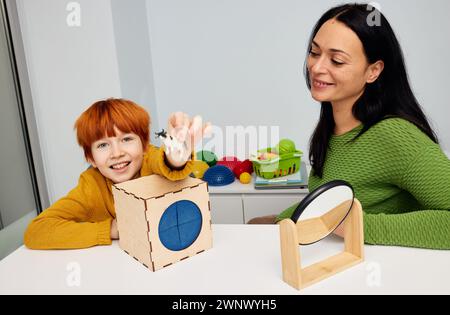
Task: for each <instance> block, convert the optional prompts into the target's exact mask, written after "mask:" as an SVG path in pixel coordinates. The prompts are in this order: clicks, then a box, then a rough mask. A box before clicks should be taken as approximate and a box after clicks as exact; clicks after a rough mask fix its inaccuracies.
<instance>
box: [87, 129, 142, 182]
mask: <svg viewBox="0 0 450 315" xmlns="http://www.w3.org/2000/svg"><path fill="white" fill-rule="evenodd" d="M114 131H115V133H116V136H115V137H105V138H102V139H100V140H98V141H95V142H94V143H93V144H92V145H91V150H92V156H93V158H94V160H89V162H90V163H91V164H92V166H93V167H96V168H98V170H99V171H100V173H102V175H103V176H105V177H107V178H109V179H110V180H112V181H113V183H122V182H125V181H127V180H130V179H133V178H135V177H136V176H137V175H138V173H139V171H140V169H141V166H142V161H143V156H144V148H143V146H142V141H141V138H139V136H138V135H136V134H134V133H123V132H122V131H121V130H119V129H118V128H117V127H115V126H114Z"/></svg>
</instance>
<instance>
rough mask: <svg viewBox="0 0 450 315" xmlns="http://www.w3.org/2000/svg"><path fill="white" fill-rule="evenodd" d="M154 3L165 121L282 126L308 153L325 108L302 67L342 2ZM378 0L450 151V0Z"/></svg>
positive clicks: (159, 86)
mask: <svg viewBox="0 0 450 315" xmlns="http://www.w3.org/2000/svg"><path fill="white" fill-rule="evenodd" d="M146 1H147V9H148V16H149V25H150V37H151V43H152V46H151V48H152V57H153V69H154V82H155V91H156V99H157V104H158V114H159V120H160V123H161V122H164V121H165V120H166V119H167V117H168V115H169V113H170V112H172V111H175V110H179V109H183V110H185V111H187V112H189V113H192V114H194V113H201V114H202V115H203V116H204V117H205V118H207V119H208V120H210V121H212V122H213V123H214V124H216V125H218V126H220V127H222V128H224V127H225V126H227V125H243V126H252V125H253V126H255V125H256V126H258V125H269V126H272V125H275V126H279V127H280V137H282V138H283V137H288V138H291V139H293V140H294V141H295V142H296V143H297V145H298V147H299V148H300V149H302V150H303V151H304V152H305V153H306V155H305V157H306V156H307V151H308V142H309V137H310V136H311V134H312V131H313V128H314V126H315V124H316V122H317V119H318V114H319V104H318V103H316V102H315V101H314V100H313V99H312V98H311V97H310V94H309V91H308V90H307V88H306V84H305V80H304V76H303V74H302V71H301V69H302V66H303V62H304V58H305V55H306V46H307V40H308V38H309V35H310V33H311V31H312V28H313V26H314V24H315V23H316V22H317V20H318V19H319V17H320V16H321V15H322V14H323V13H324V12H325V11H326V10H327V9H329V8H330V7H332V6H334V5H336V4H340V3H342V2H343V1H329V0H327V1H325V0H322V1H298V0H228V1H218V0H215V1H211V0H189V1H185V0H146ZM378 2H379V3H380V4H381V9H382V11H383V12H384V13H385V15H386V16H387V18H388V19H389V21H390V23H391V24H392V26H393V28H394V30H395V31H396V33H397V35H398V38H399V40H400V42H401V44H402V45H403V49H404V51H405V57H406V62H407V65H408V70H409V75H410V78H411V81H412V86H413V88H414V90H415V92H416V95H417V97H418V99H419V101H420V102H421V104H422V106H423V107H424V109H425V111H426V112H427V114H428V116H429V118H430V120H431V121H432V123H433V125H434V127H435V128H436V131H437V132H438V136H439V138H440V139H441V142H442V146H443V147H444V148H445V149H447V150H448V149H450V127H449V124H448V122H447V121H448V118H449V117H450V109H449V107H448V105H447V90H448V88H447V84H448V80H447V74H448V73H449V70H450V64H449V63H448V62H446V60H447V55H448V51H449V49H450V37H449V36H448V34H447V33H448V30H449V29H450V20H449V19H448V12H450V2H449V1H448V0H436V1H433V2H429V1H424V0H415V1H411V0H396V1H387V0H386V1H378ZM227 140H230V139H227Z"/></svg>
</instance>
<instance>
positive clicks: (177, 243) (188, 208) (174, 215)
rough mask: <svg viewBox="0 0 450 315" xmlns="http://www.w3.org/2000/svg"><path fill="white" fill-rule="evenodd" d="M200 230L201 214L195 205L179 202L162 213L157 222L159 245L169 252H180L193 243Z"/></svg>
mask: <svg viewBox="0 0 450 315" xmlns="http://www.w3.org/2000/svg"><path fill="white" fill-rule="evenodd" d="M201 229H202V213H201V212H200V209H199V208H198V207H197V205H196V204H195V203H193V202H192V201H189V200H181V201H177V202H175V203H173V204H172V205H171V206H170V207H169V208H167V209H166V211H164V213H163V215H162V217H161V220H160V221H159V227H158V233H159V238H160V240H161V243H162V244H163V245H164V246H165V247H166V248H167V249H170V250H173V251H180V250H183V249H185V248H188V247H189V246H191V244H192V243H194V242H195V240H196V239H197V237H198V235H199V234H200V230H201Z"/></svg>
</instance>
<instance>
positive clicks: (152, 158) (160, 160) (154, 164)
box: [143, 145, 192, 181]
mask: <svg viewBox="0 0 450 315" xmlns="http://www.w3.org/2000/svg"><path fill="white" fill-rule="evenodd" d="M143 163H144V165H143V167H144V168H148V169H149V171H150V172H149V173H153V174H158V175H161V176H164V177H166V178H167V179H170V180H172V181H175V180H181V179H184V178H186V177H188V176H189V174H191V173H192V161H188V162H187V163H186V164H185V165H184V167H181V168H174V167H173V166H172V165H170V162H169V161H168V160H167V158H166V155H165V152H164V149H163V148H157V147H155V146H152V145H149V148H148V150H147V152H146V155H145V157H144V162H143Z"/></svg>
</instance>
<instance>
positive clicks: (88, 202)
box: [24, 99, 210, 249]
mask: <svg viewBox="0 0 450 315" xmlns="http://www.w3.org/2000/svg"><path fill="white" fill-rule="evenodd" d="M149 125H150V117H149V115H148V113H147V112H146V111H145V109H143V108H142V107H140V106H139V105H137V104H135V103H133V102H131V101H128V100H124V99H107V100H103V101H98V102H96V103H94V104H93V105H91V106H90V107H89V108H88V109H87V110H86V111H85V112H84V113H83V114H82V115H81V116H80V117H79V118H78V120H77V121H76V123H75V129H76V131H77V140H78V143H79V144H80V146H81V147H82V148H83V150H84V155H85V158H86V160H87V161H88V162H89V163H90V164H91V165H92V167H91V168H89V169H87V170H86V171H84V172H83V173H82V174H81V175H80V178H79V181H78V185H77V187H75V188H74V189H73V190H71V191H70V192H69V194H68V195H67V196H65V197H63V198H61V199H60V200H58V201H57V202H55V203H54V204H53V205H52V206H51V207H50V208H48V209H46V210H45V211H43V212H42V213H41V214H40V215H39V216H38V217H37V218H35V219H34V220H33V221H32V222H31V223H30V225H29V226H28V228H27V230H26V232H25V237H24V242H25V245H26V246H27V247H28V248H31V249H72V248H87V247H91V246H96V245H109V244H111V240H112V239H118V238H119V234H118V231H117V223H116V220H115V218H116V214H115V210H114V203H113V196H112V192H111V186H112V184H113V183H121V182H124V181H127V180H130V179H134V178H138V177H141V176H147V175H151V174H159V175H162V176H164V177H166V178H168V179H170V180H180V179H183V178H185V177H187V176H188V175H189V174H190V173H191V162H190V161H188V159H189V157H190V152H191V148H193V147H195V143H196V142H197V141H199V140H200V139H201V138H202V137H203V134H204V133H205V132H207V131H208V130H207V129H210V126H209V124H207V125H205V126H204V125H203V124H202V120H201V117H199V116H196V117H194V118H193V119H190V118H189V117H188V116H187V115H186V114H184V113H180V112H178V113H175V114H172V115H171V116H170V118H169V124H168V126H169V127H168V134H169V135H170V136H172V137H173V138H175V139H177V140H178V141H179V143H183V144H184V145H185V146H186V147H187V148H189V149H188V150H187V152H188V154H187V155H184V156H180V155H176V153H175V152H174V151H173V150H166V152H165V150H164V148H163V147H162V148H156V147H154V146H152V145H151V144H150V143H149V142H150V135H149V132H150V131H149Z"/></svg>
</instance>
